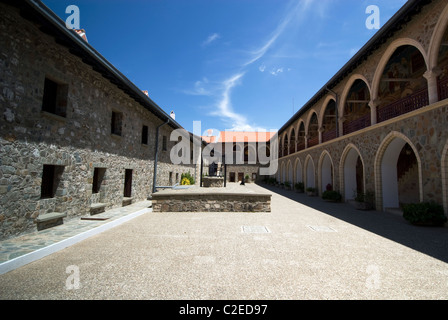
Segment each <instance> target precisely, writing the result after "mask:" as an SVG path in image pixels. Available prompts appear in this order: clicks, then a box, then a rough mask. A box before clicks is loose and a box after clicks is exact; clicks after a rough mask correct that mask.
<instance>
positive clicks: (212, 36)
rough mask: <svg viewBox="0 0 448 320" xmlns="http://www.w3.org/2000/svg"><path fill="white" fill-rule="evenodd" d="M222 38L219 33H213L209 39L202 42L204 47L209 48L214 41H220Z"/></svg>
mask: <svg viewBox="0 0 448 320" xmlns="http://www.w3.org/2000/svg"><path fill="white" fill-rule="evenodd" d="M220 37H221V36H220V35H219V34H218V33H213V34H211V35H209V36H208V37H207V39H206V40H205V41H204V42H202V46H208V45H209V44H210V43H212V42H213V41H215V40H217V39H219V38H220Z"/></svg>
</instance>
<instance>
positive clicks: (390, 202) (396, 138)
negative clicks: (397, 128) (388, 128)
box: [376, 133, 422, 211]
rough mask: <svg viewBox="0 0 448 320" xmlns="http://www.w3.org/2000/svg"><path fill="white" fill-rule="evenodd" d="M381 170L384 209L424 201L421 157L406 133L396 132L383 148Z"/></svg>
mask: <svg viewBox="0 0 448 320" xmlns="http://www.w3.org/2000/svg"><path fill="white" fill-rule="evenodd" d="M378 154H379V156H380V159H378V160H379V162H377V164H376V166H377V170H379V172H380V175H381V185H380V186H379V187H380V190H377V191H381V193H380V194H381V195H382V208H383V210H385V211H387V210H392V209H393V210H395V209H400V208H401V206H402V205H403V204H406V203H413V202H420V201H421V200H422V197H421V179H420V176H421V174H420V172H421V166H420V160H419V157H418V153H417V152H416V149H415V148H414V147H413V146H412V145H411V143H410V141H409V140H408V139H407V138H406V137H405V136H403V135H401V134H398V133H392V134H391V135H389V136H388V138H386V139H385V141H384V142H383V144H382V147H380V151H379V153H378Z"/></svg>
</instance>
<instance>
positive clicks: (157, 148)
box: [152, 118, 170, 193]
mask: <svg viewBox="0 0 448 320" xmlns="http://www.w3.org/2000/svg"><path fill="white" fill-rule="evenodd" d="M169 122H170V119H169V118H168V119H166V122H164V123H162V124H161V125H159V126H158V127H157V129H156V154H155V157H154V176H153V181H152V193H155V192H156V183H157V161H158V158H159V130H160V128H161V127H163V126H164V125H166V124H168V123H169Z"/></svg>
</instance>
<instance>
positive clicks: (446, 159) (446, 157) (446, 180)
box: [442, 142, 448, 215]
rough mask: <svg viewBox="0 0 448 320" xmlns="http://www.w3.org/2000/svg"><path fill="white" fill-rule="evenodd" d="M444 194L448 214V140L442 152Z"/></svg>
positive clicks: (444, 205)
mask: <svg viewBox="0 0 448 320" xmlns="http://www.w3.org/2000/svg"><path fill="white" fill-rule="evenodd" d="M442 196H443V207H444V208H445V214H447V215H448V142H447V143H446V144H445V149H444V150H443V153H442Z"/></svg>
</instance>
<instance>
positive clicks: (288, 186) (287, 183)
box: [285, 181, 291, 190]
mask: <svg viewBox="0 0 448 320" xmlns="http://www.w3.org/2000/svg"><path fill="white" fill-rule="evenodd" d="M285 189H286V190H291V183H289V181H285Z"/></svg>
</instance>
